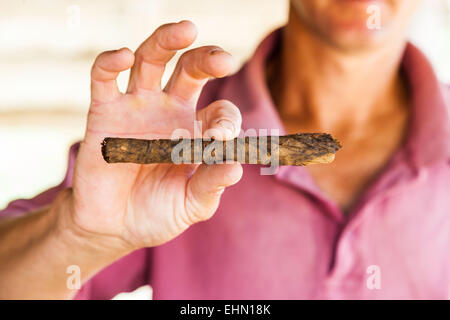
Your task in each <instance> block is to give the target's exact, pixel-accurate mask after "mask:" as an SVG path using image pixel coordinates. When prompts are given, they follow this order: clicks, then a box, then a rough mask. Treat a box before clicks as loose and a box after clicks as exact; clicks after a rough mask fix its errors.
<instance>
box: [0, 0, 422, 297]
mask: <svg viewBox="0 0 450 320" xmlns="http://www.w3.org/2000/svg"><path fill="white" fill-rule="evenodd" d="M416 2H417V1H414V0H407V1H406V0H404V1H401V0H398V1H386V2H383V4H382V7H383V8H384V9H383V10H384V12H385V15H383V17H384V18H385V19H387V20H386V21H385V22H384V23H385V24H384V25H383V26H382V28H385V29H382V30H383V31H382V32H378V31H377V32H374V33H372V32H368V31H367V30H366V29H364V28H362V27H361V26H362V25H363V24H364V23H365V17H364V12H365V7H364V6H365V5H364V4H361V1H345V0H293V1H292V8H291V13H290V19H289V22H288V24H287V26H286V28H285V30H284V34H283V44H282V49H281V53H280V55H279V56H278V57H275V59H274V60H273V61H271V62H270V63H269V65H268V69H267V71H268V72H267V76H268V82H269V85H270V88H271V92H272V95H273V99H274V101H275V102H276V105H277V107H278V108H279V112H280V115H281V117H282V119H283V121H284V124H285V126H286V128H287V130H288V131H289V133H294V132H301V131H305V132H308V131H310V132H313V131H315V132H322V131H325V132H329V133H332V134H333V136H335V137H336V138H337V139H339V140H340V141H341V142H342V144H343V145H344V148H343V149H342V151H340V153H339V157H338V158H337V160H336V162H335V163H334V164H333V165H331V166H326V167H325V166H317V167H311V168H310V169H309V170H310V172H311V174H312V175H313V177H314V178H315V180H316V182H317V183H318V185H319V187H320V188H321V189H322V190H323V191H324V192H325V193H327V194H328V195H329V196H330V197H331V198H333V199H335V200H336V202H337V203H339V205H340V206H341V207H342V208H343V209H344V210H345V209H346V208H349V207H351V204H352V203H353V202H354V200H355V199H356V197H357V195H358V194H359V193H360V192H361V190H363V188H364V186H365V185H366V184H367V182H368V181H369V180H370V179H371V178H372V177H373V175H374V174H375V173H376V172H377V171H378V170H379V169H380V168H381V167H382V166H383V165H384V164H385V163H386V161H387V159H388V158H389V157H390V156H391V155H392V153H393V152H394V150H395V149H396V148H397V147H398V145H399V144H400V142H401V140H402V138H403V135H404V131H405V126H406V123H407V118H408V96H407V93H406V91H405V89H404V84H403V81H402V79H401V77H400V76H399V72H398V67H399V62H400V59H401V54H402V51H403V49H404V45H405V36H404V33H405V28H406V23H407V20H408V17H409V16H410V13H411V12H412V11H413V9H414V7H415V5H416ZM366 4H367V3H366ZM196 32H197V31H196V29H195V26H194V25H193V24H192V23H191V22H188V21H183V22H180V23H177V24H169V25H164V26H162V27H160V28H159V29H158V30H156V31H155V32H154V34H153V35H152V36H150V37H149V38H148V39H147V40H146V41H145V42H144V43H143V44H142V45H141V46H140V47H139V49H138V50H137V51H136V52H134V53H133V52H132V51H131V50H129V49H126V48H123V49H120V50H117V51H108V52H104V53H102V54H100V55H99V56H98V58H97V59H96V61H95V63H94V66H93V68H92V74H91V76H92V83H91V92H92V102H91V106H90V111H89V116H88V122H87V129H86V135H85V138H84V140H83V142H82V144H81V148H80V150H79V154H78V157H77V160H76V165H75V172H74V177H73V188H71V189H67V190H64V191H63V192H61V194H60V195H59V196H58V198H57V199H56V200H55V201H54V203H52V204H51V205H50V206H49V207H47V208H43V209H41V210H39V211H38V212H34V213H30V214H27V215H26V216H24V217H20V218H14V219H2V221H1V222H0V298H70V297H71V296H73V294H74V292H73V291H71V290H69V289H68V288H67V286H66V281H67V274H66V273H65V271H66V268H67V266H69V265H78V266H80V268H81V270H82V271H83V272H82V274H81V275H82V280H83V281H85V280H86V279H88V278H89V277H90V276H92V275H93V274H94V273H95V272H97V271H99V270H100V269H102V268H103V267H105V266H107V265H108V264H110V263H111V262H113V261H114V260H116V259H118V258H119V257H121V256H124V255H125V254H127V253H129V252H131V251H133V250H135V249H138V248H141V247H144V246H148V247H151V246H157V245H160V244H162V243H165V242H167V241H169V240H171V239H173V238H174V237H176V236H177V235H179V234H180V233H181V232H183V231H184V230H186V229H187V228H188V227H189V226H190V225H192V224H194V223H196V222H199V221H203V220H206V219H208V218H210V217H211V216H212V215H213V214H214V212H215V210H216V208H217V206H218V204H219V200H220V195H221V194H222V192H223V191H224V189H225V187H227V186H230V185H232V184H234V183H236V182H237V181H238V180H239V179H240V177H241V174H242V168H241V166H240V165H239V164H230V165H212V166H205V165H200V166H196V165H182V166H174V165H167V164H163V165H148V166H142V165H136V164H120V165H107V164H106V163H105V162H104V160H103V159H102V158H101V153H100V152H99V148H100V144H101V142H102V140H103V138H104V137H106V136H121V137H130V138H142V139H155V138H170V136H171V134H172V132H173V130H174V129H177V128H185V129H186V130H188V131H189V132H191V133H193V132H194V128H193V122H194V119H200V120H202V121H203V128H213V129H216V130H215V132H214V134H213V135H215V136H216V137H218V138H220V136H221V137H222V138H227V139H228V138H234V137H235V136H237V133H238V131H239V128H240V125H241V117H240V113H239V111H238V109H237V108H236V107H235V106H233V105H232V104H231V103H230V102H227V101H217V102H214V103H212V104H211V105H210V106H208V107H207V108H206V109H204V110H203V111H201V112H196V111H195V104H196V100H197V98H198V96H199V93H200V92H201V89H202V86H203V85H204V84H205V83H206V81H207V79H208V78H209V77H223V76H225V75H227V74H228V72H230V71H231V70H232V69H233V61H232V59H231V56H230V55H229V54H227V53H226V52H224V51H223V50H221V49H220V48H217V47H202V48H198V49H195V50H193V51H188V52H187V53H185V54H184V55H183V56H182V58H181V59H180V61H179V62H178V66H177V68H176V70H175V71H174V74H173V75H172V78H171V79H170V80H169V83H168V84H167V86H166V87H165V88H161V86H160V81H161V76H162V73H163V71H164V66H165V64H166V63H167V62H168V61H169V59H170V58H172V57H173V55H174V54H175V52H176V51H177V50H180V49H183V48H186V47H188V46H189V45H191V44H192V42H193V41H194V39H195V37H196ZM129 68H131V75H130V81H129V86H128V89H127V92H126V93H125V94H124V93H121V92H119V91H118V89H117V85H116V81H115V79H116V78H117V76H118V74H119V73H120V72H122V71H125V70H127V69H129ZM274 80H277V81H274ZM381 129H382V130H381ZM204 134H206V135H208V136H209V135H211V133H208V132H204ZM30 243H32V244H33V245H31V246H30V245H29V244H30ZM74 252H76V254H73V253H74ZM36 275H38V276H36Z"/></svg>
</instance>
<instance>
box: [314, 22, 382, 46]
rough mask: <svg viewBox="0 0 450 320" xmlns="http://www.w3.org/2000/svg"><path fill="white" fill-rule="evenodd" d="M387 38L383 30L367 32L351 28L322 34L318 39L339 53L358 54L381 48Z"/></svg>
mask: <svg viewBox="0 0 450 320" xmlns="http://www.w3.org/2000/svg"><path fill="white" fill-rule="evenodd" d="M386 36H387V33H386V32H385V30H383V29H380V30H369V29H367V28H353V29H347V30H345V31H340V32H336V29H335V32H333V33H331V34H330V33H329V32H326V33H322V34H321V35H320V37H321V38H322V40H323V41H325V42H327V43H328V44H329V45H330V46H332V47H335V48H336V49H339V50H341V51H346V52H352V51H354V52H358V51H365V50H370V49H373V48H376V47H378V46H381V45H382V44H383V43H384V38H385V37H386Z"/></svg>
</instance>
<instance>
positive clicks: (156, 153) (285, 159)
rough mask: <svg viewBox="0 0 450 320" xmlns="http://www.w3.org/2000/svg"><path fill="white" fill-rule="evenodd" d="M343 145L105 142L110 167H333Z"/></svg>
mask: <svg viewBox="0 0 450 320" xmlns="http://www.w3.org/2000/svg"><path fill="white" fill-rule="evenodd" d="M340 148H341V145H340V143H339V142H338V141H337V140H335V139H333V137H332V136H331V135H329V134H324V133H297V134H292V135H287V136H255V137H242V138H236V139H234V140H227V141H221V140H206V139H175V140H171V139H158V140H143V139H130V138H109V137H108V138H105V139H104V140H103V142H102V149H101V150H102V155H103V159H105V161H106V162H107V163H138V164H152V163H173V164H180V163H185V164H187V163H206V164H213V163H229V162H236V161H237V162H240V163H243V164H261V165H269V164H270V165H271V164H273V163H276V164H278V165H280V166H305V165H310V164H319V163H331V162H332V161H333V160H334V157H335V153H336V152H337V151H338V150H339V149H340Z"/></svg>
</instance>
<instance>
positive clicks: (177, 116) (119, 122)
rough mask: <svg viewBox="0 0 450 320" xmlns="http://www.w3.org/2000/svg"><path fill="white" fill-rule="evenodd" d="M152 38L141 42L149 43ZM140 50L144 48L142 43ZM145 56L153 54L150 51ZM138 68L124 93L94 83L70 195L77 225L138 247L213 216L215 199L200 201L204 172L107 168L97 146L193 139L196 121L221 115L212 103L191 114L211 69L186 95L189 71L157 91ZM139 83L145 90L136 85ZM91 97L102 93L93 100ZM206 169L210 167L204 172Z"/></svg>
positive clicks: (103, 83) (162, 167)
mask: <svg viewBox="0 0 450 320" xmlns="http://www.w3.org/2000/svg"><path fill="white" fill-rule="evenodd" d="M172 28H173V27H172ZM157 32H158V31H157ZM152 37H154V36H152ZM152 37H150V38H149V39H148V40H147V41H146V42H148V41H152ZM156 40H157V39H153V41H156ZM144 44H145V43H144ZM141 47H144V49H145V48H146V47H145V46H144V45H143V46H141ZM139 50H143V49H139ZM139 50H138V52H139ZM198 50H199V49H198ZM194 51H195V50H194ZM144 54H146V52H144ZM147 54H149V55H152V54H153V55H155V53H154V52H148V53H147ZM136 55H137V53H136ZM191 55H193V54H191ZM197 55H198V53H197ZM99 59H100V58H99ZM99 59H98V60H99ZM116 59H117V58H116ZM185 60H188V59H187V58H186V59H185ZM97 63H99V62H97ZM139 63H142V62H139V61H136V62H135V63H134V66H133V69H132V72H131V78H130V86H129V89H128V93H127V94H121V93H118V92H115V91H114V88H111V85H114V86H115V82H114V81H113V82H111V79H107V81H101V80H93V83H92V91H93V102H92V104H91V108H90V112H89V116H88V123H87V130H86V136H85V139H84V141H83V143H82V145H81V148H80V151H79V155H78V159H77V164H76V169H75V175H74V184H73V190H74V197H75V213H76V215H75V219H76V222H77V223H78V224H79V225H80V226H81V227H82V228H84V229H87V230H88V231H91V232H96V233H101V234H108V235H114V236H119V237H121V238H122V239H125V240H127V241H129V242H132V243H134V244H135V245H140V246H142V245H157V244H160V243H163V242H165V241H168V240H170V239H171V238H173V237H175V236H176V235H178V234H179V233H180V232H182V231H184V230H185V229H186V228H187V227H189V225H191V224H192V223H195V222H197V221H200V220H202V219H204V218H205V216H206V217H208V216H210V215H211V214H212V213H213V212H214V211H215V209H216V207H217V205H218V197H215V196H217V195H214V191H212V192H211V197H212V198H214V199H213V200H215V201H209V200H208V201H206V200H201V201H199V200H198V199H203V198H204V195H203V194H201V190H202V188H203V189H204V188H205V187H203V186H200V182H201V180H202V179H203V180H205V177H206V175H205V172H203V173H202V170H198V171H199V172H198V173H197V172H196V171H197V170H196V168H197V166H195V165H170V164H155V165H136V164H114V165H109V164H107V163H106V162H105V161H104V160H103V158H102V156H101V153H100V143H101V141H102V140H103V139H104V138H105V137H107V136H109V137H133V138H142V139H157V138H170V137H171V136H172V134H173V132H174V130H176V129H186V130H188V131H189V132H190V133H191V134H193V132H194V125H195V121H194V120H196V118H199V117H200V118H201V119H202V120H206V121H207V122H209V120H208V114H209V115H214V114H217V116H218V117H224V115H223V114H221V112H220V111H219V110H216V111H217V112H215V110H213V109H220V108H218V106H217V105H216V106H215V107H214V106H211V107H214V108H209V110H210V112H204V111H202V112H201V113H200V114H196V111H195V104H196V100H197V96H198V93H199V91H200V90H201V87H202V86H203V84H204V83H205V82H206V80H207V77H208V76H214V74H211V73H214V72H209V73H208V72H204V71H202V76H201V77H198V79H197V82H196V83H192V81H191V83H189V85H191V86H192V90H191V92H189V91H188V90H186V88H188V86H186V85H184V84H183V82H182V81H183V79H182V76H180V74H183V75H184V76H186V71H185V70H186V69H187V68H186V66H183V65H182V64H181V63H179V65H178V66H177V70H178V72H177V70H176V71H175V73H174V76H173V77H172V79H171V80H170V81H169V84H168V86H167V87H166V89H165V90H160V89H159V90H157V89H154V88H148V86H146V83H145V82H144V81H140V80H142V79H140V78H139V77H140V75H139V73H140V72H138V71H139V67H142V66H139ZM122 68H123V67H122ZM183 68H184V69H183ZM100 69H101V74H103V75H104V71H105V69H106V67H105V66H101V68H100ZM150 69H151V68H150ZM119 70H121V69H120V68H119ZM136 70H138V71H136ZM112 72H113V71H112ZM112 72H111V73H112ZM114 72H115V73H116V74H117V73H118V72H116V71H114ZM94 76H95V65H94V68H93V78H94ZM158 76H160V74H158ZM141 78H142V77H141ZM180 78H181V79H180ZM142 84H143V86H144V88H140V87H139V86H140V85H142ZM147 84H148V83H147ZM96 86H102V87H100V88H97V87H96ZM108 86H109V87H108ZM181 89H183V90H182V91H181V92H177V90H178V91H180V90H181ZM96 92H99V93H100V94H98V95H103V96H101V97H96V96H95V93H96ZM111 92H114V94H111ZM180 96H181V97H182V98H180ZM183 98H184V99H183ZM222 109H223V108H222ZM210 120H212V119H210ZM239 125H240V124H239ZM206 170H211V169H203V171H206ZM217 170H219V168H217ZM217 170H216V171H217ZM220 170H222V171H223V170H224V169H220ZM230 170H231V168H230ZM234 170H236V169H234ZM224 172H225V171H224ZM197 176H198V177H197ZM222 180H223V179H222ZM234 180H236V179H234ZM233 183H234V182H233ZM221 184H223V186H226V185H228V184H230V183H228V182H227V181H222V182H221ZM216 189H217V188H216ZM219 190H221V189H220V188H219Z"/></svg>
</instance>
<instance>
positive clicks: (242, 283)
mask: <svg viewBox="0 0 450 320" xmlns="http://www.w3.org/2000/svg"><path fill="white" fill-rule="evenodd" d="M291 178H292V177H291ZM261 179H263V181H264V179H265V178H261ZM423 183H424V181H423V180H421V179H418V180H415V181H411V183H410V184H407V185H404V186H403V187H402V188H400V189H397V190H396V191H395V192H392V193H385V194H384V195H382V196H381V195H380V196H378V197H376V198H374V200H373V201H369V202H368V203H367V204H366V205H365V206H363V207H361V208H360V212H358V213H357V214H356V216H355V220H354V222H350V223H348V224H347V223H345V222H344V221H343V220H340V221H339V220H337V219H336V216H335V212H333V210H334V209H335V208H334V207H333V206H332V205H330V204H329V203H327V202H326V201H324V200H323V199H320V196H319V195H316V194H314V192H312V190H309V191H307V192H306V191H305V190H304V189H300V188H299V187H298V186H296V185H295V183H294V181H293V180H291V181H289V180H285V181H275V182H274V183H259V184H254V183H249V181H245V176H244V181H243V182H242V183H241V184H239V185H238V186H236V187H233V188H231V189H230V190H229V191H227V192H226V193H225V194H224V198H223V201H222V203H221V205H220V207H219V210H218V212H217V213H216V216H215V217H214V218H213V219H212V220H210V221H208V222H206V223H204V224H200V225H198V226H195V227H193V228H192V229H191V230H189V231H188V232H187V233H186V234H185V235H183V236H182V237H181V238H180V239H178V240H175V241H174V242H173V243H172V244H171V245H169V248H166V249H165V250H164V252H163V251H160V253H159V254H158V257H157V258H158V259H155V261H157V263H158V264H161V268H160V269H161V270H162V269H163V268H162V265H163V264H165V263H172V264H173V257H174V256H178V258H179V259H178V258H177V259H178V260H177V261H176V263H177V265H178V266H179V269H177V270H179V272H181V274H178V271H176V272H175V274H176V275H175V274H172V275H171V277H173V276H175V277H176V278H179V279H183V280H182V281H181V283H180V286H181V287H185V288H186V290H187V291H188V289H187V283H184V281H187V282H188V283H189V286H190V287H191V288H192V286H194V287H197V289H196V290H194V291H193V292H197V293H196V294H195V295H194V296H192V295H190V294H189V295H188V296H191V297H193V298H195V297H198V298H204V297H206V296H204V292H205V291H204V290H205V289H204V288H208V289H206V291H207V292H209V293H208V294H207V297H210V298H227V297H235V298H236V297H237V298H239V297H241V298H245V297H247V298H374V297H375V298H376V297H380V298H424V297H441V298H442V297H443V296H444V295H445V294H448V289H449V286H450V273H449V270H450V261H449V257H448V248H449V247H450V237H449V230H450V217H449V215H448V212H449V211H450V200H449V199H447V198H446V197H445V192H443V191H445V190H444V189H445V183H444V182H442V181H436V183H435V187H436V188H437V189H439V190H436V191H437V192H424V188H426V187H427V185H423ZM413 199H414V201H412V200H413ZM374 268H375V269H374ZM166 270H167V269H166ZM373 270H377V272H378V273H377V274H379V276H380V277H381V288H382V289H380V290H379V289H377V288H375V289H374V288H373V286H371V285H370V284H368V283H369V282H370V281H371V279H372V278H370V277H371V276H373V275H374V273H373ZM368 281H369V282H368ZM183 283H184V284H183ZM198 286H200V287H198ZM263 288H267V289H263ZM189 292H191V293H192V291H189Z"/></svg>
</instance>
